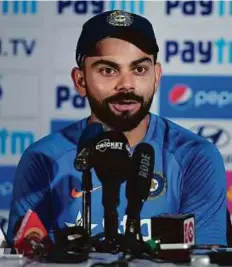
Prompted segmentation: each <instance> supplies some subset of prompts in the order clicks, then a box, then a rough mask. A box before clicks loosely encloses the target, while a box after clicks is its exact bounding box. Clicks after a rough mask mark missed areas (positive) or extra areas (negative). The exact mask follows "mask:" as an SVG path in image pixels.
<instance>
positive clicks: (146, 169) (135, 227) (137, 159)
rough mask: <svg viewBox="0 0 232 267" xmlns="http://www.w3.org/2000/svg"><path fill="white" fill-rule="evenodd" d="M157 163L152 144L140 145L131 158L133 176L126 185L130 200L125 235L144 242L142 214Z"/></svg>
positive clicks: (130, 176) (129, 177)
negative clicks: (141, 225)
mask: <svg viewBox="0 0 232 267" xmlns="http://www.w3.org/2000/svg"><path fill="white" fill-rule="evenodd" d="M154 163H155V151H154V149H153V147H152V146H151V145H150V144H147V143H140V144H138V145H137V146H136V148H135V150H134V152H133V155H132V158H131V174H130V175H129V176H128V179H127V184H126V198H127V200H128V204H127V208H126V214H127V222H126V231H125V235H126V236H129V237H132V238H134V239H136V240H142V237H141V231H140V212H141V209H142V207H143V203H144V202H145V201H146V200H147V198H148V196H149V191H150V188H151V181H152V175H153V170H154Z"/></svg>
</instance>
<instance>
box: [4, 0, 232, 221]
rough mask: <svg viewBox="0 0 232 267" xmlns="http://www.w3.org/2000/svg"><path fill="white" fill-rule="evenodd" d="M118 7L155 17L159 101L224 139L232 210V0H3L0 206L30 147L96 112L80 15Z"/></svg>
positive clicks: (190, 124)
mask: <svg viewBox="0 0 232 267" xmlns="http://www.w3.org/2000/svg"><path fill="white" fill-rule="evenodd" d="M111 9H123V10H127V11H131V12H135V13H138V14H141V15H143V16H145V17H147V18H148V19H149V20H150V21H151V22H152V23H153V26H154V29H155V32H156V36H157V39H158V44H159V47H160V54H159V61H160V62H161V63H162V65H163V78H162V81H161V85H160V92H159V94H158V95H156V96H155V98H154V102H153V104H152V111H153V112H155V113H157V114H159V115H161V116H165V117H167V118H169V119H171V120H173V121H174V122H176V123H178V124H181V125H183V126H184V127H186V128H188V129H191V130H192V131H194V132H196V133H197V134H199V135H201V136H204V137H206V138H208V139H209V140H210V141H211V142H213V143H214V144H215V145H216V146H217V147H218V148H219V150H220V152H221V154H222V156H223V158H224V162H225V167H226V170H227V182H228V191H227V199H228V206H229V209H230V212H231V214H232V1H145V0H141V1H139V0H138V1H132V0H131V1H130V0H128V1H119V0H117V1H113V0H111V1H35V0H34V1H0V215H2V216H4V217H6V218H7V217H8V210H9V206H10V200H11V194H12V182H13V177H14V172H15V169H16V165H17V163H18V161H19V159H20V157H21V155H22V153H23V151H24V150H25V149H26V148H27V147H28V146H29V145H30V144H31V143H33V142H35V141H36V140H38V139H39V138H41V137H43V136H45V135H47V134H49V133H52V132H55V131H57V130H59V129H60V128H62V127H64V126H65V125H67V124H69V123H71V122H73V121H75V120H78V119H81V118H83V117H85V116H88V115H89V113H90V112H89V105H88V103H87V101H86V99H84V98H82V97H81V96H80V95H78V94H77V93H76V92H75V90H74V88H73V84H72V81H71V78H70V71H71V68H72V67H73V66H75V46H76V42H77V38H78V36H79V34H80V31H81V26H82V24H83V23H84V22H85V21H86V20H87V19H88V18H90V17H91V16H93V15H95V14H98V13H101V12H103V11H106V10H111ZM100 30H101V29H99V31H100ZM90 34H91V33H90ZM219 179H220V177H219Z"/></svg>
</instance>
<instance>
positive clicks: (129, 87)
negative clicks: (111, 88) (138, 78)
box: [115, 73, 135, 91]
mask: <svg viewBox="0 0 232 267" xmlns="http://www.w3.org/2000/svg"><path fill="white" fill-rule="evenodd" d="M134 89H135V88H134V80H133V75H132V74H131V73H126V74H122V75H121V77H120V79H119V82H118V83H117V85H116V87H115V90H116V91H133V90H134Z"/></svg>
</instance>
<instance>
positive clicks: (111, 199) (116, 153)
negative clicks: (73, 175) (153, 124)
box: [94, 131, 130, 250]
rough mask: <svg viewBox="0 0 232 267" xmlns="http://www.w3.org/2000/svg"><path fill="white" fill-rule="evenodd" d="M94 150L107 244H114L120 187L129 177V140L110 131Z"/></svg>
mask: <svg viewBox="0 0 232 267" xmlns="http://www.w3.org/2000/svg"><path fill="white" fill-rule="evenodd" d="M94 150H95V151H94V155H95V157H94V169H95V171H96V174H97V176H98V178H99V180H100V181H101V183H102V188H103V193H102V204H103V207H104V232H105V240H106V243H107V242H108V243H109V244H113V243H115V240H116V237H117V235H118V213H117V206H118V205H119V192H120V186H121V183H122V182H123V181H125V179H126V177H127V176H128V166H129V161H130V152H129V146H128V140H127V138H126V137H125V135H124V134H123V133H121V132H116V131H108V132H105V133H104V134H102V135H100V136H99V137H98V138H97V140H96V143H95V146H94ZM109 247H110V246H109ZM109 250H110V248H109Z"/></svg>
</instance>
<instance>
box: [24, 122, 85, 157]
mask: <svg viewBox="0 0 232 267" xmlns="http://www.w3.org/2000/svg"><path fill="white" fill-rule="evenodd" d="M83 121H84V119H83V120H80V121H77V122H75V123H73V124H71V125H69V126H67V127H65V128H63V129H61V130H60V131H58V132H56V133H51V134H48V135H46V136H44V137H43V138H41V139H39V140H38V141H36V142H34V143H33V144H32V145H30V146H29V147H28V148H27V150H26V152H27V153H33V154H34V153H35V154H36V153H39V154H44V155H46V156H48V157H50V158H54V159H55V158H58V157H59V156H60V155H62V154H64V153H65V152H67V151H69V150H74V149H76V147H77V144H78V140H79V137H80V135H81V133H82V130H83V127H84V126H83V124H84V122H83Z"/></svg>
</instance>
